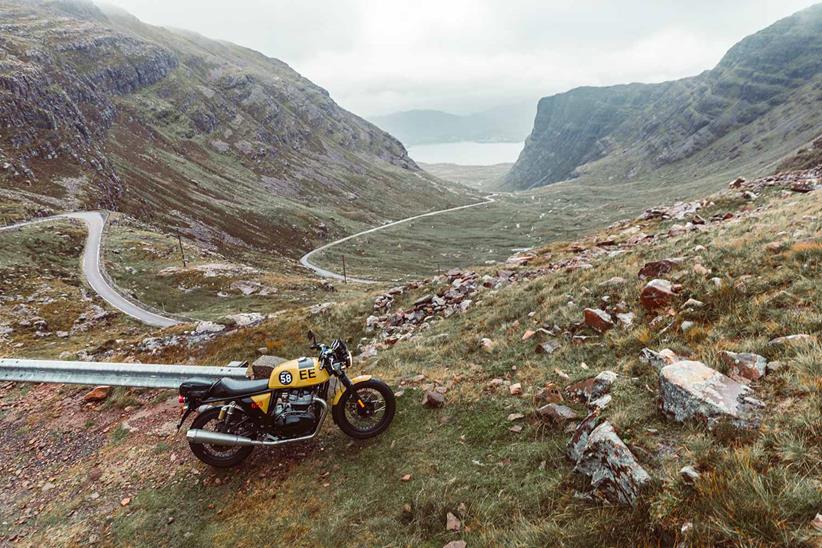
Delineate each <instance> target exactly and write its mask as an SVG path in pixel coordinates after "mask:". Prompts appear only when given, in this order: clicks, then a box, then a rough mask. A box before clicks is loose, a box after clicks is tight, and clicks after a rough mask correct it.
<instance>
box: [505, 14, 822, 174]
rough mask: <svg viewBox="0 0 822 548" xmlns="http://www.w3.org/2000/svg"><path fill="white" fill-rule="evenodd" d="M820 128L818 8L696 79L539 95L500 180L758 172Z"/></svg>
mask: <svg viewBox="0 0 822 548" xmlns="http://www.w3.org/2000/svg"><path fill="white" fill-rule="evenodd" d="M820 127H822V4H817V5H815V6H812V7H810V8H807V9H805V10H803V11H800V12H798V13H796V14H794V15H792V16H790V17H787V18H785V19H782V20H780V21H778V22H776V23H774V24H773V25H771V26H769V27H767V28H766V29H764V30H762V31H760V32H757V33H756V34H753V35H751V36H749V37H747V38H745V39H744V40H742V41H741V42H739V43H738V44H736V45H735V46H733V47H732V48H731V49H730V50H729V51H728V52H727V54H726V55H725V56H724V57H723V58H722V60H721V61H720V62H719V64H718V65H717V66H716V67H715V68H714V69H712V70H708V71H705V72H703V73H702V74H699V75H698V76H694V77H691V78H684V79H681V80H676V81H671V82H664V83H660V84H629V85H621V86H610V87H599V88H598V87H582V88H576V89H573V90H571V91H568V92H566V93H561V94H558V95H553V96H550V97H544V98H543V99H541V100H540V101H539V105H538V108H537V116H536V119H535V121H534V126H533V130H532V132H531V135H530V136H529V137H528V139H527V140H526V144H525V147H524V149H523V151H522V153H521V155H520V157H519V159H518V161H517V162H516V164H515V165H514V167H513V168H512V170H511V172H510V173H509V174H508V176H507V177H506V185H507V186H508V187H509V188H513V189H525V188H532V187H537V186H543V185H546V184H550V183H554V182H558V181H562V180H566V179H570V178H577V177H578V178H581V179H582V180H585V179H590V180H600V181H606V180H614V179H618V180H619V179H627V180H640V179H650V178H659V177H658V176H660V175H664V178H669V177H670V178H673V177H682V176H688V177H692V178H704V177H711V176H712V174H717V173H723V172H728V170H729V169H734V168H735V169H741V168H745V169H749V170H751V171H754V172H762V171H765V170H768V169H770V170H772V169H773V167H774V166H775V164H776V163H777V162H778V160H779V159H780V158H781V157H783V156H785V155H786V154H789V153H791V152H793V151H794V150H796V149H797V148H798V147H800V146H803V145H805V144H806V143H808V142H810V141H812V140H813V139H814V138H815V137H817V136H819V134H820Z"/></svg>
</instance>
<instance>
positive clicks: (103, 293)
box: [0, 211, 180, 327]
mask: <svg viewBox="0 0 822 548" xmlns="http://www.w3.org/2000/svg"><path fill="white" fill-rule="evenodd" d="M59 219H77V220H80V221H82V222H83V223H84V224H85V225H86V228H87V229H88V238H86V246H85V249H84V250H83V261H82V263H81V264H82V271H83V276H84V277H85V278H86V281H87V282H88V284H89V285H90V286H91V288H92V289H93V290H94V291H95V292H96V293H97V294H98V295H100V297H101V298H102V299H103V300H104V301H106V302H107V303H108V304H110V305H111V306H113V307H114V308H116V309H117V310H119V311H120V312H122V313H123V314H126V315H127V316H131V317H132V318H134V319H135V320H138V321H141V322H143V323H144V324H147V325H151V326H154V327H169V326H172V325H176V324H178V323H180V322H179V321H178V320H175V319H173V318H169V317H166V316H161V315H160V314H156V313H155V312H152V311H151V310H147V309H146V308H143V307H141V306H140V305H139V304H137V303H134V302H133V301H131V300H129V299H127V298H126V297H124V296H123V295H122V294H121V293H119V292H118V291H117V290H116V289H115V288H114V287H113V286H112V285H111V284H110V283H109V282H108V280H107V279H106V276H105V274H104V271H103V265H102V261H101V260H100V258H101V249H102V243H103V230H104V228H105V226H106V215H105V214H104V213H102V212H99V211H79V212H76V213H64V214H62V215H55V216H53V217H44V218H42V219H35V220H32V221H26V222H24V223H17V224H13V225H9V226H4V227H0V232H4V231H7V230H15V229H18V228H23V227H26V226H30V225H36V224H41V223H47V222H51V221H56V220H59Z"/></svg>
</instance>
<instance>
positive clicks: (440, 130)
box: [371, 101, 534, 146]
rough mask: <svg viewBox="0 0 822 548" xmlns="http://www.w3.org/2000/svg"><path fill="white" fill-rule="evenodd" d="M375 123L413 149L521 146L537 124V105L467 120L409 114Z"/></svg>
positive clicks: (490, 111)
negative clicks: (443, 145)
mask: <svg viewBox="0 0 822 548" xmlns="http://www.w3.org/2000/svg"><path fill="white" fill-rule="evenodd" d="M371 121H372V122H374V123H375V124H376V125H377V126H379V127H381V128H382V129H384V130H385V131H387V132H388V133H390V134H391V135H393V136H394V137H396V138H397V139H399V140H400V141H402V142H403V143H405V144H406V145H409V146H411V145H424V144H430V143H452V142H456V141H477V142H489V143H521V142H522V141H523V140H524V139H525V137H526V136H527V135H528V132H529V131H530V129H531V126H532V125H533V123H534V105H533V103H531V102H530V101H529V102H522V103H515V104H511V105H503V106H499V107H495V108H493V109H488V110H484V111H482V112H477V113H474V114H467V115H463V116H460V115H457V114H450V113H448V112H442V111H439V110H408V111H405V112H396V113H393V114H387V115H385V116H375V117H373V118H371Z"/></svg>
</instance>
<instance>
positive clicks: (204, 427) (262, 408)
mask: <svg viewBox="0 0 822 548" xmlns="http://www.w3.org/2000/svg"><path fill="white" fill-rule="evenodd" d="M308 338H309V341H310V343H311V349H312V350H318V351H319V357H317V358H307V357H303V358H298V359H296V360H291V361H287V362H284V363H282V364H280V365H278V366H277V367H275V368H274V370H273V371H272V372H271V376H270V377H269V378H268V379H261V380H236V379H231V378H223V379H220V380H218V381H216V382H210V381H203V380H197V379H192V380H190V381H186V382H184V383H182V384H181V385H180V397H179V401H180V403H181V404H182V405H183V411H182V418H181V419H180V423H179V425H178V426H177V429H178V430H179V429H180V427H181V426H182V425H183V423H184V422H185V420H186V418H187V417H188V416H189V415H190V414H191V413H192V412H194V411H195V410H196V411H197V413H198V414H197V416H196V417H195V418H194V420H193V421H192V424H191V428H190V429H189V430H188V432H187V433H186V438H187V439H188V444H189V447H190V448H191V451H192V452H193V453H194V455H195V456H196V457H197V458H198V459H200V460H201V461H203V462H204V463H206V464H208V465H210V466H215V467H218V468H228V467H231V466H236V465H237V464H239V463H240V462H242V461H243V460H245V459H246V458H247V457H248V456H249V455H250V454H251V452H252V450H253V449H254V448H255V447H273V446H280V445H286V444H291V443H297V442H304V441H308V440H311V439H313V438H315V437H316V436H317V434H319V432H320V429H321V428H322V425H323V422H324V421H325V418H326V415H327V414H328V412H329V406H330V408H331V410H330V412H331V416H332V418H333V419H334V423H335V424H336V425H337V426H338V427H339V428H340V430H342V431H343V432H344V433H345V434H347V435H348V436H350V437H352V438H354V439H359V440H364V439H368V438H373V437H375V436H378V435H380V434H382V433H383V432H385V430H386V429H388V427H389V426H390V425H391V421H392V420H393V418H394V412H395V411H396V407H397V405H396V400H395V398H394V392H393V391H392V390H391V388H389V386H388V385H387V384H385V383H384V382H382V381H381V380H379V379H377V378H374V377H372V376H371V375H360V376H357V377H354V378H353V379H350V378H349V377H348V375H347V374H346V372H345V371H346V369H347V368H349V367H351V364H352V360H351V352H349V351H348V348H347V347H346V345H345V343H344V342H343V341H341V340H339V339H336V340H334V341H333V342H332V343H331V345H330V346H328V345H325V344H319V343H317V340H316V337H315V336H314V333H312V332H311V331H309V332H308ZM332 383H333V384H334V385H335V386H334V388H333V391H332ZM329 396H330V398H329Z"/></svg>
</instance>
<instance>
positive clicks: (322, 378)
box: [268, 358, 329, 389]
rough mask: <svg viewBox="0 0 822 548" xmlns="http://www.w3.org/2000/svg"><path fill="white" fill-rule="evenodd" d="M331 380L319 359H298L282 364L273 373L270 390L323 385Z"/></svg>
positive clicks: (269, 384) (269, 385) (269, 382)
mask: <svg viewBox="0 0 822 548" xmlns="http://www.w3.org/2000/svg"><path fill="white" fill-rule="evenodd" d="M328 378H329V375H328V372H327V371H326V370H325V369H322V368H321V367H320V361H319V360H318V359H317V358H297V359H296V360H291V361H287V362H284V363H281V364H280V365H278V366H277V367H275V368H274V371H272V372H271V377H269V379H268V387H269V388H278V389H282V388H304V387H308V386H314V385H316V384H322V383H324V382H326V381H327V380H328Z"/></svg>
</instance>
